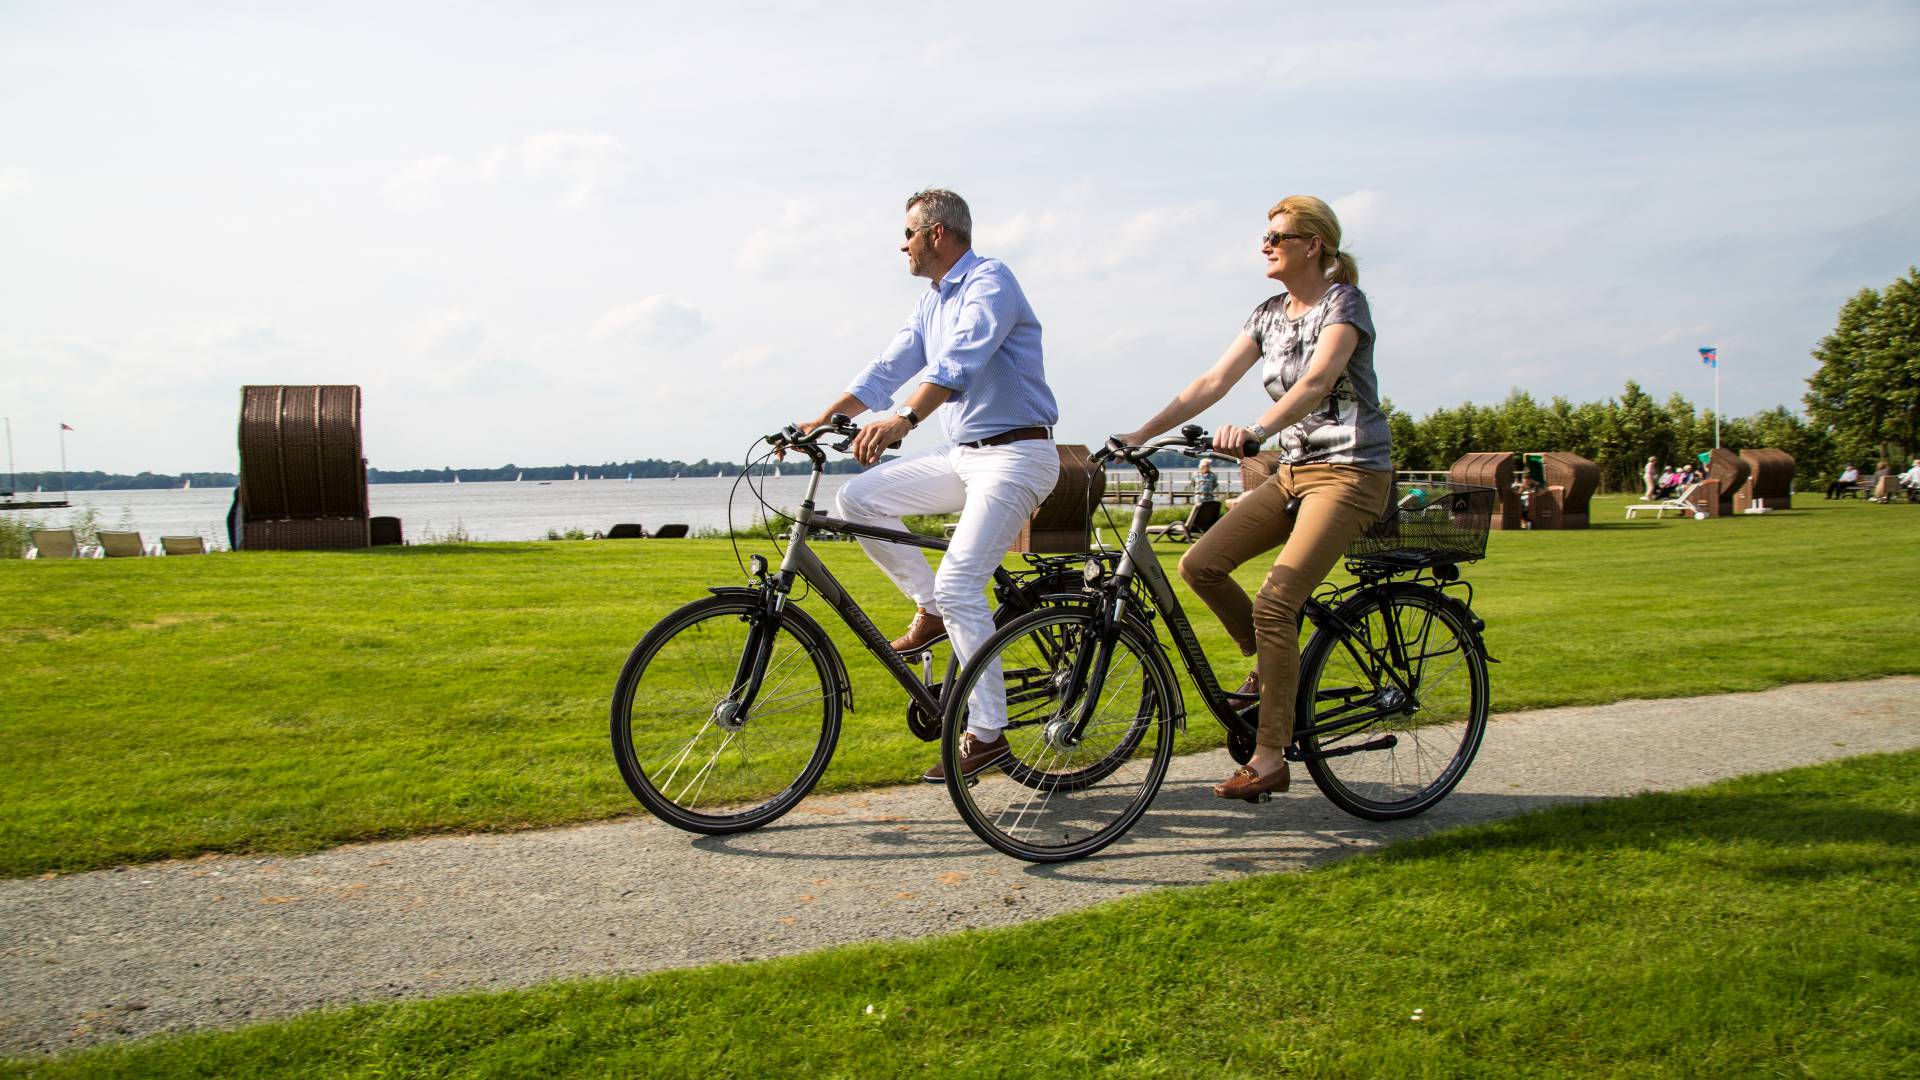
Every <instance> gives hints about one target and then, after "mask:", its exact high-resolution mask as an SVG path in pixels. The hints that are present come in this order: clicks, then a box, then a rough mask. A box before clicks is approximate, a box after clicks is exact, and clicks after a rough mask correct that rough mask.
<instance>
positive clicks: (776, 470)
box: [773, 465, 780, 480]
mask: <svg viewBox="0 0 1920 1080" xmlns="http://www.w3.org/2000/svg"><path fill="white" fill-rule="evenodd" d="M773 478H774V479H775V480H778V479H780V466H778V465H775V466H774V467H773Z"/></svg>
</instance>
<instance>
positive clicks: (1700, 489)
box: [1688, 447, 1753, 517]
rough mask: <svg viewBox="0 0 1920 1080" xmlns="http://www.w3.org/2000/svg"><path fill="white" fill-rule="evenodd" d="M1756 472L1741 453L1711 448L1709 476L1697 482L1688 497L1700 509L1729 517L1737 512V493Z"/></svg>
mask: <svg viewBox="0 0 1920 1080" xmlns="http://www.w3.org/2000/svg"><path fill="white" fill-rule="evenodd" d="M1751 475H1753V466H1752V465H1749V464H1748V463H1747V462H1746V461H1745V460H1744V459H1743V458H1741V456H1740V455H1739V454H1736V453H1734V452H1733V451H1731V450H1727V449H1724V448H1718V447H1716V448H1715V449H1713V450H1710V451H1708V452H1707V478H1706V479H1705V480H1702V481H1701V482H1700V483H1699V484H1696V485H1695V486H1694V489H1693V494H1692V496H1691V497H1690V498H1689V499H1688V501H1689V502H1691V503H1692V504H1693V507H1694V509H1695V510H1696V511H1698V512H1699V513H1702V514H1705V515H1706V516H1708V517H1725V516H1727V515H1728V514H1731V513H1733V493H1734V492H1736V491H1738V490H1740V486H1741V485H1742V484H1745V483H1746V482H1747V477H1749V476H1751Z"/></svg>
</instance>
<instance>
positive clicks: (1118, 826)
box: [941, 606, 1179, 863]
mask: <svg viewBox="0 0 1920 1080" xmlns="http://www.w3.org/2000/svg"><path fill="white" fill-rule="evenodd" d="M1099 627H1100V616H1099V614H1098V613H1097V612H1095V611H1093V610H1091V609H1089V608H1086V607H1079V606H1061V607H1055V608H1042V609H1041V610H1039V611H1035V612H1031V613H1029V614H1027V615H1024V616H1022V617H1020V618H1019V619H1016V620H1015V621H1013V622H1011V623H1009V624H1007V625H1006V626H1005V627H1003V628H1001V629H1000V630H999V631H997V632H995V633H994V635H993V636H992V637H990V638H988V639H987V641H986V643H985V644H984V645H982V646H981V649H980V652H979V654H978V656H976V657H975V658H974V659H973V660H971V661H969V662H968V664H967V665H966V667H965V668H964V669H963V671H962V673H961V676H960V681H959V683H958V684H957V687H956V691H955V693H954V695H953V697H952V698H951V699H950V700H949V701H948V703H947V709H946V715H945V718H944V724H943V731H942V738H941V760H942V761H943V762H944V768H945V771H946V776H947V792H948V794H949V795H950V796H951V797H952V799H953V802H954V807H955V809H957V810H958V811H959V813H960V817H961V819H962V820H963V821H965V822H966V823H967V827H968V828H970V829H972V830H973V832H974V835H976V836H978V837H980V839H982V840H984V841H986V842H987V843H988V844H989V845H991V846H992V847H993V848H994V849H995V850H998V851H1000V852H1003V853H1005V854H1007V855H1011V856H1013V857H1015V858H1019V859H1025V860H1027V861H1029V862H1038V863H1054V862H1067V861H1070V860H1073V859H1080V858H1085V857H1086V856H1088V855H1091V854H1093V853H1094V852H1096V851H1099V850H1100V849H1102V848H1104V847H1106V846H1107V845H1108V844H1111V843H1113V842H1114V841H1116V840H1118V839H1120V837H1122V836H1124V835H1126V832H1127V830H1128V829H1130V828H1132V827H1133V825H1134V823H1135V822H1137V821H1138V820H1139V819H1140V816H1141V815H1142V814H1144V813H1145V812H1146V810H1147V807H1148V805H1150V804H1151V803H1152V802H1153V797H1154V795H1155V793H1156V792H1158V791H1159V789H1160V783H1161V781H1162V780H1164V779H1165V777H1166V774H1167V767H1168V765H1169V764H1170V762H1171V761H1172V758H1173V737H1174V709H1175V706H1174V705H1173V704H1172V703H1174V702H1176V701H1178V700H1179V699H1178V698H1177V697H1176V696H1175V695H1176V694H1177V693H1178V690H1177V687H1176V686H1175V684H1174V678H1173V672H1172V671H1171V669H1169V668H1168V666H1167V664H1166V660H1165V658H1164V657H1163V656H1162V655H1161V653H1160V650H1159V648H1158V646H1157V644H1156V643H1155V642H1154V640H1153V637H1152V635H1151V634H1150V633H1149V632H1147V631H1145V630H1142V629H1141V628H1140V627H1138V626H1137V625H1134V624H1132V623H1125V624H1123V625H1122V626H1121V627H1120V628H1119V632H1118V635H1117V637H1116V638H1115V642H1114V650H1113V652H1112V654H1110V656H1109V657H1108V663H1107V670H1106V672H1105V678H1104V680H1103V686H1102V691H1101V698H1102V700H1101V702H1100V703H1099V704H1098V707H1097V708H1096V710H1095V713H1094V715H1093V716H1092V718H1091V722H1090V723H1089V725H1088V726H1087V728H1086V729H1085V733H1084V734H1083V736H1082V738H1081V739H1080V740H1079V741H1078V742H1077V743H1074V744H1072V745H1066V744H1065V743H1064V742H1063V741H1062V738H1063V737H1064V735H1065V734H1066V729H1067V728H1068V727H1070V726H1071V725H1070V723H1069V722H1067V721H1066V719H1065V718H1066V717H1070V716H1071V715H1072V710H1073V709H1074V708H1075V707H1076V706H1078V705H1079V704H1080V702H1081V701H1082V700H1083V699H1082V698H1081V697H1080V695H1079V694H1077V693H1076V694H1075V695H1074V697H1073V698H1071V699H1067V700H1063V699H1061V697H1060V694H1061V692H1062V691H1063V690H1064V689H1065V685H1064V683H1065V682H1066V681H1068V680H1070V678H1071V669H1072V665H1073V663H1074V655H1075V651H1076V650H1078V649H1079V648H1080V647H1081V645H1082V644H1083V643H1086V642H1090V641H1091V640H1092V638H1091V637H1090V636H1089V635H1097V633H1098V631H1099ZM1068 645H1070V646H1071V648H1067V647H1065V646H1068ZM996 673H997V675H996ZM989 676H996V677H998V678H1000V679H1001V680H1002V686H1003V688H1005V689H1007V690H1011V694H1010V700H1009V703H1008V714H1009V722H1008V725H1007V729H1006V731H1007V735H1006V737H1007V740H1008V742H1009V744H1010V746H1009V753H1008V756H1007V757H1006V758H1005V759H1003V760H1001V761H1000V762H998V763H995V764H994V765H991V766H989V767H988V768H986V769H984V770H981V771H980V772H978V773H976V774H974V776H973V777H972V778H965V777H962V776H961V775H960V771H959V758H960V736H961V735H962V734H963V733H964V732H965V731H966V725H967V716H968V708H967V706H966V704H965V703H966V702H967V701H968V700H969V699H970V698H971V696H972V694H973V691H974V689H975V687H976V685H977V684H978V683H980V682H981V681H982V680H983V679H985V678H987V677H989Z"/></svg>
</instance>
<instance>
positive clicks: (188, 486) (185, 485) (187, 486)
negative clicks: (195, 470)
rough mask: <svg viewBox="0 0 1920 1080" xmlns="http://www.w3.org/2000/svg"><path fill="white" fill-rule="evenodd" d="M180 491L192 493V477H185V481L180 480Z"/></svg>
mask: <svg viewBox="0 0 1920 1080" xmlns="http://www.w3.org/2000/svg"><path fill="white" fill-rule="evenodd" d="M180 490H181V491H192V490H193V477H191V476H189V477H187V478H186V479H184V480H182V481H181V482H180Z"/></svg>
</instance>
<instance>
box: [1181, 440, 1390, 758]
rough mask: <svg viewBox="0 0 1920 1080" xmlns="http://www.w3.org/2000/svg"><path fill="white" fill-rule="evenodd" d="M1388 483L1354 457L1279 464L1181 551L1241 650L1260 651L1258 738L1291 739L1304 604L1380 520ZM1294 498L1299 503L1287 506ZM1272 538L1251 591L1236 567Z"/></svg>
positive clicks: (1268, 743)
mask: <svg viewBox="0 0 1920 1080" xmlns="http://www.w3.org/2000/svg"><path fill="white" fill-rule="evenodd" d="M1392 487H1393V474H1392V473H1388V472H1380V471H1378V470H1374V469H1362V468H1359V467H1358V466H1354V465H1301V466H1298V467H1295V466H1291V465H1281V466H1280V467H1279V468H1278V469H1276V470H1275V471H1274V474H1273V475H1272V476H1271V477H1269V478H1268V479H1267V482H1266V483H1264V484H1261V485H1260V486H1259V487H1257V488H1255V489H1254V490H1252V491H1249V492H1247V493H1246V494H1244V495H1242V496H1240V498H1239V500H1238V501H1237V502H1235V503H1234V504H1233V509H1232V510H1231V511H1229V512H1228V513H1227V516H1225V517H1223V518H1221V519H1220V520H1219V521H1218V522H1217V523H1215V525H1214V526H1213V528H1211V529H1208V530H1207V531H1206V532H1205V533H1203V534H1202V535H1201V537H1200V539H1198V540H1196V541H1194V543H1193V547H1191V548H1189V549H1188V550H1187V553H1186V555H1185V556H1183V557H1182V558H1181V559H1180V577H1181V578H1182V579H1184V580H1185V581H1186V583H1187V584H1188V585H1189V586H1191V587H1192V588H1193V591H1194V593H1195V594H1196V595H1198V596H1199V597H1200V599H1201V600H1202V601H1204V602H1205V603H1206V605H1207V607H1209V608H1211V609H1213V613H1214V614H1215V615H1216V616H1218V617H1219V619H1220V622H1221V624H1222V625H1224V626H1225V627H1226V628H1227V633H1228V634H1229V635H1231V636H1232V637H1233V640H1234V641H1235V642H1236V643H1237V644H1238V645H1239V646H1240V653H1241V655H1243V656H1257V657H1258V659H1257V660H1256V661H1255V667H1256V669H1257V670H1258V671H1259V672H1260V734H1259V737H1258V740H1257V741H1258V742H1259V744H1260V745H1261V746H1265V747H1269V748H1283V747H1285V746H1286V745H1287V744H1288V743H1289V742H1292V741H1293V708H1294V700H1293V699H1294V695H1295V693H1296V691H1297V689H1298V684H1299V681H1300V608H1301V606H1302V605H1303V604H1305V603H1306V602H1307V598H1308V597H1309V596H1311V595H1313V590H1314V589H1316V588H1318V587H1319V585H1320V583H1321V582H1323V581H1325V580H1326V579H1327V575H1328V574H1329V573H1331V572H1332V571H1333V568H1334V565H1335V564H1336V563H1338V562H1339V561H1340V557H1341V556H1342V555H1343V554H1344V553H1345V552H1346V550H1347V545H1348V544H1350V543H1352V542H1353V540H1354V538H1355V537H1357V536H1359V535H1360V534H1361V533H1363V532H1365V531H1366V529H1367V526H1369V525H1371V524H1373V523H1374V522H1375V521H1377V520H1379V517H1380V513H1381V511H1383V510H1385V509H1386V505H1387V493H1388V491H1389V490H1390V489H1391V488H1392ZM1294 499H1299V500H1300V509H1299V510H1298V511H1297V512H1296V513H1294V514H1291V515H1289V514H1288V513H1287V510H1286V508H1287V504H1288V503H1289V502H1291V501H1293V500H1294ZM1282 545H1284V546H1282ZM1276 546H1278V547H1280V554H1279V555H1278V556H1277V557H1275V558H1274V560H1273V569H1271V570H1269V571H1267V580H1266V581H1265V582H1263V583H1261V586H1260V591H1259V592H1258V593H1257V594H1256V595H1255V596H1253V597H1251V598H1249V597H1248V596H1247V593H1246V590H1244V589H1242V588H1241V587H1240V586H1239V584H1238V583H1236V582H1235V581H1234V580H1233V577H1232V574H1233V570H1234V568H1235V567H1237V566H1239V565H1240V564H1241V563H1243V562H1246V561H1247V560H1248V559H1251V558H1253V557H1254V556H1256V555H1259V554H1261V553H1262V552H1266V551H1270V550H1272V549H1273V548H1274V547H1276Z"/></svg>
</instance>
